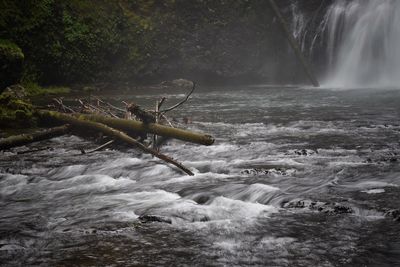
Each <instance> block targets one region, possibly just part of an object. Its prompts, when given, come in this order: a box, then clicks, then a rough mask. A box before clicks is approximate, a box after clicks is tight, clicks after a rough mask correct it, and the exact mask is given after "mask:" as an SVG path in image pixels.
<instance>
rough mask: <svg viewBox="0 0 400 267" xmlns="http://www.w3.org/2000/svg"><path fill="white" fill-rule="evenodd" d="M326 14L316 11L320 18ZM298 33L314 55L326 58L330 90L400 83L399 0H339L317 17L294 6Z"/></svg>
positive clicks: (304, 47) (295, 31)
mask: <svg viewBox="0 0 400 267" xmlns="http://www.w3.org/2000/svg"><path fill="white" fill-rule="evenodd" d="M319 12H321V10H318V11H316V13H315V14H319ZM292 14H293V18H294V19H293V23H292V25H293V34H294V36H295V37H296V38H297V39H298V40H299V42H300V43H301V44H302V49H303V51H305V52H306V53H307V54H310V55H311V56H313V57H319V58H321V56H322V55H321V54H325V55H324V56H323V58H324V64H326V63H327V64H326V65H328V67H327V68H326V71H325V79H324V81H323V84H324V85H325V86H327V87H336V88H342V87H345V88H354V87H371V88H374V87H393V86H394V87H397V86H398V85H399V83H400V49H399V47H400V1H398V0H352V1H348V0H336V1H334V2H333V3H332V4H331V5H330V6H329V7H328V8H327V10H326V14H325V15H324V17H323V19H322V20H321V21H320V22H319V24H317V25H318V26H317V27H315V26H313V25H312V24H313V23H315V19H313V18H311V17H307V16H306V15H305V14H303V13H302V12H300V11H299V9H298V7H297V5H296V4H293V6H292Z"/></svg>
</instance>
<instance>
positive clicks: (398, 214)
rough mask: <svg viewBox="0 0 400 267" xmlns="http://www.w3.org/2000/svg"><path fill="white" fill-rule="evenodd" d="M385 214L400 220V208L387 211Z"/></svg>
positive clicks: (397, 220)
mask: <svg viewBox="0 0 400 267" xmlns="http://www.w3.org/2000/svg"><path fill="white" fill-rule="evenodd" d="M385 216H386V217H390V218H393V220H394V221H396V222H400V210H396V209H394V210H389V211H387V212H386V213H385Z"/></svg>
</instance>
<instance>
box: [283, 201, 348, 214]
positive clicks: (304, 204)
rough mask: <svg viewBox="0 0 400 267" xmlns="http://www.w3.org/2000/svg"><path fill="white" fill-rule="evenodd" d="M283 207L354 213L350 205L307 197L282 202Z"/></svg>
mask: <svg viewBox="0 0 400 267" xmlns="http://www.w3.org/2000/svg"><path fill="white" fill-rule="evenodd" d="M283 208H287V209H310V210H313V211H318V212H323V213H327V214H349V213H354V210H353V209H352V208H351V207H348V206H345V205H342V204H339V203H329V202H321V201H312V200H309V199H306V200H302V199H294V200H292V201H289V202H286V203H284V204H283Z"/></svg>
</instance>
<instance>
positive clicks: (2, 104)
mask: <svg viewBox="0 0 400 267" xmlns="http://www.w3.org/2000/svg"><path fill="white" fill-rule="evenodd" d="M33 113H34V110H33V106H32V104H31V103H30V102H29V101H28V100H22V99H18V98H17V97H16V96H14V95H13V94H12V93H11V92H5V93H3V94H1V95H0V126H1V127H2V128H26V127H35V126H36V123H37V121H36V119H35V118H34V116H33Z"/></svg>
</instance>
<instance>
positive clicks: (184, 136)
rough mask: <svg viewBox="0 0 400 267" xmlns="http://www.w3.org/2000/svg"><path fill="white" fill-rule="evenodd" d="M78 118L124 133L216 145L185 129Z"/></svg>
mask: <svg viewBox="0 0 400 267" xmlns="http://www.w3.org/2000/svg"><path fill="white" fill-rule="evenodd" d="M74 116H75V117H76V118H80V119H85V120H90V121H95V122H99V123H103V124H105V125H108V126H110V127H112V128H115V129H118V130H121V131H124V132H132V131H134V132H139V133H151V134H156V135H158V136H163V137H170V138H174V139H178V140H182V141H186V142H191V143H195V144H200V145H206V146H210V145H212V144H213V143H214V141H215V140H214V138H213V137H212V136H210V135H207V134H202V133H196V132H191V131H187V130H183V129H178V128H172V127H168V126H164V125H161V124H155V123H147V124H146V123H143V122H140V121H134V120H125V119H116V118H110V117H106V116H101V115H95V114H90V115H83V114H78V115H74Z"/></svg>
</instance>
